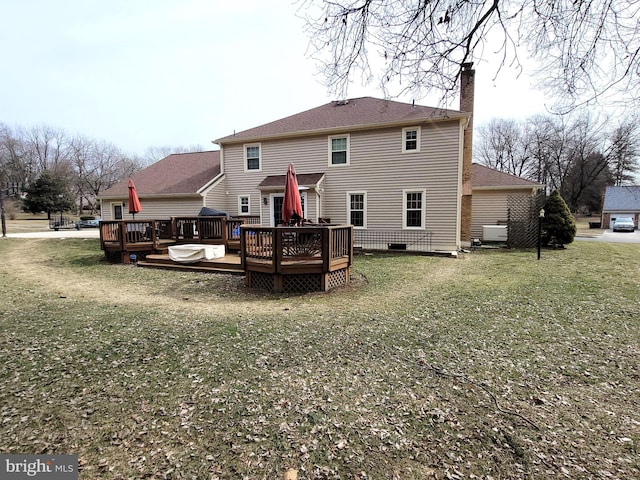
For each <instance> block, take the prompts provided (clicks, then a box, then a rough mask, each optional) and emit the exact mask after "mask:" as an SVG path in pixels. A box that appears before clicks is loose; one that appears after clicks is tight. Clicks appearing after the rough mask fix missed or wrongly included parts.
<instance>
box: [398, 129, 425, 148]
mask: <svg viewBox="0 0 640 480" xmlns="http://www.w3.org/2000/svg"><path fill="white" fill-rule="evenodd" d="M420 133H421V132H420V127H407V128H403V129H402V153H409V152H419V151H420Z"/></svg>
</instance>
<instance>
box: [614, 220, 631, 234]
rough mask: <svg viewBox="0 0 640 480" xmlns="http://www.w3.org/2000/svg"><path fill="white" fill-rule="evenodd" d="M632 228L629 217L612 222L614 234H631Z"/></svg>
mask: <svg viewBox="0 0 640 480" xmlns="http://www.w3.org/2000/svg"><path fill="white" fill-rule="evenodd" d="M634 228H635V226H634V224H633V218H630V217H620V218H616V219H615V221H614V222H613V231H614V232H633V230H634Z"/></svg>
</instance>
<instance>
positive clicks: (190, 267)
mask: <svg viewBox="0 0 640 480" xmlns="http://www.w3.org/2000/svg"><path fill="white" fill-rule="evenodd" d="M138 266H139V267H147V268H165V269H171V270H182V271H189V272H205V273H234V274H238V275H244V268H243V266H242V259H241V258H240V255H239V254H238V253H228V254H226V255H225V256H224V257H222V258H214V259H213V260H202V261H200V262H195V263H177V262H174V261H173V260H171V259H170V258H169V255H166V254H152V255H147V257H146V258H145V259H144V260H140V261H139V262H138Z"/></svg>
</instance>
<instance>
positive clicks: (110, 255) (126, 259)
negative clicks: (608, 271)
mask: <svg viewBox="0 0 640 480" xmlns="http://www.w3.org/2000/svg"><path fill="white" fill-rule="evenodd" d="M149 253H150V252H121V251H120V250H105V251H104V257H105V259H106V260H107V262H109V263H131V254H135V256H136V262H139V261H140V260H145V259H146V258H147V255H148V254H149Z"/></svg>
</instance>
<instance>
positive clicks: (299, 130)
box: [215, 97, 469, 144]
mask: <svg viewBox="0 0 640 480" xmlns="http://www.w3.org/2000/svg"><path fill="white" fill-rule="evenodd" d="M468 117H469V114H468V113H464V112H459V111H457V110H445V109H441V108H434V107H425V106H421V105H412V104H408V103H401V102H394V101H391V100H381V99H378V98H372V97H362V98H355V99H351V100H345V101H340V102H329V103H327V104H325V105H321V106H319V107H316V108H312V109H311V110H307V111H304V112H301V113H297V114H295V115H291V116H289V117H285V118H281V119H280V120H276V121H274V122H270V123H266V124H264V125H260V126H258V127H255V128H251V129H249V130H244V131H242V132H238V133H234V134H233V135H229V136H226V137H223V138H220V139H218V140H215V143H218V144H224V143H235V142H241V141H256V140H260V139H268V138H274V137H275V138H278V137H285V136H294V135H295V136H297V135H305V134H312V133H320V132H330V131H339V130H342V131H344V130H345V129H347V128H349V129H366V128H379V127H383V126H386V125H392V124H393V125H400V124H406V125H411V124H419V123H424V122H429V121H437V120H452V119H460V118H468Z"/></svg>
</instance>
